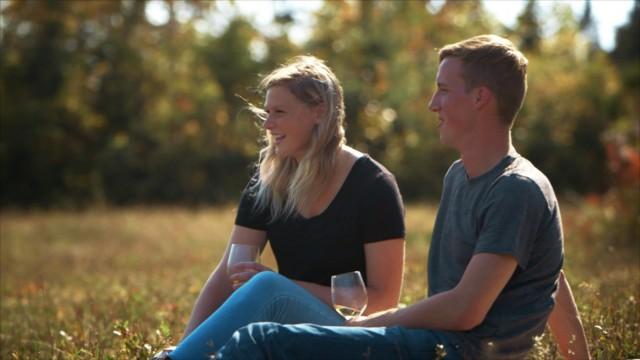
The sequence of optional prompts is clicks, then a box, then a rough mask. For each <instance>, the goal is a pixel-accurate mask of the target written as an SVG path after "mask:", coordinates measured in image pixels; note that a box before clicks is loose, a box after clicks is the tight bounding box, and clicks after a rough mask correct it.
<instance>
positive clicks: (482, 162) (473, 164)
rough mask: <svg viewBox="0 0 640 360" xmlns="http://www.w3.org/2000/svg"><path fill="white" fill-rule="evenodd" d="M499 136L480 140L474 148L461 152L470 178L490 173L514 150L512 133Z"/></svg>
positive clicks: (470, 147)
mask: <svg viewBox="0 0 640 360" xmlns="http://www.w3.org/2000/svg"><path fill="white" fill-rule="evenodd" d="M494 134H495V133H494ZM497 135H498V134H496V136H491V137H487V138H480V139H478V140H479V141H477V142H474V144H473V145H472V146H469V147H468V148H466V149H463V150H462V151H460V158H461V159H462V164H463V165H464V169H465V170H466V172H467V175H468V176H469V178H471V179H472V178H475V177H478V176H480V175H482V174H484V173H486V172H488V171H489V170H491V169H493V168H494V167H495V166H496V165H497V164H498V163H499V162H500V161H502V159H504V157H505V156H507V154H509V151H510V150H511V149H512V145H511V132H510V131H509V130H507V131H506V132H505V133H503V134H499V136H497Z"/></svg>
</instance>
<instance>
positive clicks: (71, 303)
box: [0, 194, 640, 359]
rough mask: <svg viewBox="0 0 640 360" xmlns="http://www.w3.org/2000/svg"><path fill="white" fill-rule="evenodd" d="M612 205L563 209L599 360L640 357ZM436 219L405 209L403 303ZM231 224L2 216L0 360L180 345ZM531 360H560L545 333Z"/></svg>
mask: <svg viewBox="0 0 640 360" xmlns="http://www.w3.org/2000/svg"><path fill="white" fill-rule="evenodd" d="M636 196H637V194H636ZM638 203H640V202H637V203H636V204H638ZM616 204H617V203H616V202H615V201H612V200H611V199H610V198H608V197H602V198H596V199H588V200H584V201H583V200H571V201H569V200H566V201H562V202H561V205H562V209H563V222H564V225H565V235H566V239H565V251H566V266H565V272H566V274H567V278H568V280H569V282H570V283H571V285H572V288H573V291H574V294H575V296H576V299H577V302H578V307H579V309H580V311H581V313H582V319H583V322H584V326H585V329H586V332H587V337H588V340H589V343H590V345H591V349H592V354H593V356H594V358H595V359H628V358H635V357H637V356H638V354H640V339H639V338H638V337H637V334H638V331H639V330H640V329H639V326H640V313H639V312H638V309H639V307H638V303H637V302H638V299H640V289H639V288H638V287H637V283H638V280H639V278H640V263H639V261H640V260H639V259H638V257H637V254H638V251H640V248H639V246H640V244H638V242H637V236H638V229H640V227H638V225H640V222H637V221H638V220H639V219H638V218H637V217H636V218H635V221H636V223H635V225H634V226H635V228H633V227H627V228H626V230H624V229H623V228H621V223H620V222H619V220H618V219H619V217H620V216H625V212H626V210H627V209H621V208H618V207H617V206H618V205H616ZM636 206H637V205H636ZM636 210H637V208H636ZM435 212H436V206H434V205H412V206H409V207H408V208H407V214H406V222H407V229H408V232H407V259H406V265H405V279H404V284H403V292H402V297H401V302H402V303H405V304H408V303H413V302H415V301H416V300H419V299H420V298H422V297H424V296H425V293H426V290H425V289H426V281H427V278H426V263H425V260H426V258H427V256H426V254H427V248H428V239H430V237H431V231H432V227H431V226H432V224H433V219H434V216H435ZM233 217H234V211H233V210H232V209H231V208H230V207H219V208H202V209H200V210H185V209H176V208H164V209H162V208H127V209H100V208H92V209H90V210H88V211H83V212H77V211H55V212H5V213H3V214H2V226H1V227H0V236H1V239H2V242H0V245H1V251H0V284H1V285H2V287H1V290H0V296H1V298H2V302H1V303H0V358H2V359H36V358H48V359H49V358H50V359H96V358H99V359H148V358H149V354H151V353H155V352H156V351H157V350H158V349H160V348H162V347H164V346H167V345H169V344H175V342H176V341H178V339H179V338H180V337H181V334H182V331H183V330H184V326H185V324H186V321H187V318H188V316H189V313H190V311H191V307H192V305H193V303H194V301H195V298H196V296H197V294H198V292H199V290H200V287H201V286H202V283H203V282H204V281H205V280H206V278H207V276H208V274H209V272H210V271H211V270H212V269H213V267H214V266H215V264H216V262H217V261H218V258H219V257H220V256H221V254H222V252H223V251H224V247H225V245H226V242H227V237H228V234H229V232H230V230H231V225H232V223H233ZM633 229H635V230H633ZM633 231H635V233H634V232H633ZM625 237H627V238H626V240H625ZM262 258H263V261H264V262H266V263H267V264H268V265H271V266H273V265H274V264H275V263H274V259H273V257H272V256H271V255H270V254H269V255H266V256H263V257H262ZM532 357H533V358H534V359H555V358H558V354H557V353H556V348H555V345H554V344H553V342H552V341H551V336H550V334H549V333H546V334H545V335H544V336H543V337H542V338H541V339H540V340H539V342H538V345H537V347H536V348H535V349H534V352H533V353H532Z"/></svg>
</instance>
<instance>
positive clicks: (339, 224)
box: [235, 155, 405, 286]
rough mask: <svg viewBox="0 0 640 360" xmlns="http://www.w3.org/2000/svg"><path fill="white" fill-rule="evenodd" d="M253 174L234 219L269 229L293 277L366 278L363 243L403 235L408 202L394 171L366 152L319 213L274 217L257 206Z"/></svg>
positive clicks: (283, 269)
mask: <svg viewBox="0 0 640 360" xmlns="http://www.w3.org/2000/svg"><path fill="white" fill-rule="evenodd" d="M256 181H257V178H256V177H254V178H252V180H251V181H250V182H249V184H248V185H247V187H246V188H245V190H244V192H243V193H242V197H241V199H240V205H239V206H238V213H237V215H236V221H235V224H236V225H239V226H244V227H248V228H252V229H257V230H264V231H266V232H267V239H268V240H269V242H270V243H271V248H272V249H273V253H274V255H275V258H276V262H277V264H278V271H279V272H280V273H281V274H282V275H284V276H286V277H288V278H290V279H293V280H301V281H308V282H313V283H316V284H321V285H326V286H330V285H331V275H335V274H340V273H344V272H349V271H354V270H360V272H361V273H362V275H363V277H364V278H365V281H366V266H365V254H364V245H365V244H367V243H372V242H376V241H383V240H389V239H395V238H404V231H405V228H404V207H403V203H402V198H401V196H400V192H399V190H398V186H397V184H396V181H395V179H394V177H393V175H392V174H391V173H390V172H389V171H388V170H387V169H386V168H384V167H383V166H382V165H381V164H379V163H378V162H376V161H375V160H373V159H371V158H370V157H369V156H367V155H364V156H362V157H360V158H359V159H357V160H356V162H355V163H354V165H353V167H352V168H351V170H350V172H349V174H348V175H347V178H346V179H345V181H344V183H343V185H342V187H341V188H340V190H339V191H338V193H337V194H336V196H335V198H334V199H333V201H332V202H331V203H330V204H329V206H328V207H327V209H326V210H325V211H324V212H322V213H321V214H320V215H317V216H314V217H311V218H308V219H307V218H304V217H302V216H300V215H297V216H291V217H289V218H288V219H286V220H284V221H283V220H281V219H278V220H276V221H274V222H272V223H270V222H269V220H270V216H269V213H270V211H269V209H266V210H264V211H262V212H256V211H255V210H254V202H255V188H254V187H253V186H252V185H254V184H255V183H256Z"/></svg>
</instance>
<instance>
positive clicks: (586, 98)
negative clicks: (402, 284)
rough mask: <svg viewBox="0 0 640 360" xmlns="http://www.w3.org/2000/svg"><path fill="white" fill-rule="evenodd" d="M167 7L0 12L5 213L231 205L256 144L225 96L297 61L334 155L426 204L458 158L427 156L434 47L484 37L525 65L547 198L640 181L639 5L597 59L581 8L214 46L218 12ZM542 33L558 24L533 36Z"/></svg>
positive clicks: (470, 9)
mask: <svg viewBox="0 0 640 360" xmlns="http://www.w3.org/2000/svg"><path fill="white" fill-rule="evenodd" d="M164 4H165V6H166V7H167V8H168V14H169V18H168V20H167V21H166V22H163V23H162V24H157V23H154V22H153V21H152V20H153V19H149V17H148V16H147V13H146V9H147V6H149V3H148V2H145V1H126V0H123V1H54V0H46V1H36V0H25V1H9V2H7V3H5V4H4V5H3V8H2V17H3V24H2V40H1V41H2V49H1V50H0V75H1V79H0V91H1V104H0V106H1V110H0V111H1V116H2V121H1V128H0V130H1V132H0V136H1V138H0V166H1V173H0V182H1V185H2V189H1V191H2V192H1V198H0V201H1V204H2V205H3V206H17V207H31V206H38V207H68V206H71V207H78V206H80V207H82V206H87V205H92V204H96V203H101V204H107V205H127V204H186V205H202V204H215V203H220V202H227V201H235V200H236V199H237V198H238V196H239V193H240V190H241V189H242V188H243V186H244V185H245V183H246V181H247V179H248V177H249V174H250V172H251V164H252V163H253V162H255V160H256V159H257V151H258V149H259V147H260V143H259V139H258V135H259V128H258V127H257V125H256V123H255V121H254V120H253V119H252V118H251V117H250V116H249V115H248V113H247V112H246V111H245V112H243V111H242V109H243V106H244V105H245V104H244V103H243V101H242V100H241V99H240V98H239V97H238V96H236V94H237V95H240V96H242V97H244V98H247V99H249V100H250V101H252V102H253V103H255V104H261V103H262V98H261V94H257V93H256V92H255V90H254V89H255V86H256V85H257V82H258V76H259V74H264V73H266V72H268V71H270V70H271V69H273V68H274V67H275V66H277V65H278V64H280V63H282V62H284V61H286V59H288V58H289V57H291V56H293V55H297V54H306V53H308V54H313V55H316V56H318V57H320V58H323V59H325V60H326V61H327V63H328V65H329V66H331V67H332V68H333V69H334V70H335V72H336V74H337V75H338V77H339V78H340V79H341V81H342V85H343V87H344V90H345V101H346V107H347V136H348V141H349V143H350V144H351V145H353V146H355V147H356V148H358V149H359V150H361V151H364V152H368V153H370V154H371V155H372V156H373V157H375V158H377V159H379V160H380V161H381V162H382V163H383V164H385V165H386V166H387V167H388V168H389V169H390V170H391V171H393V172H394V173H395V174H396V176H397V179H398V181H399V183H400V188H401V190H402V192H403V195H404V197H405V199H406V200H409V201H410V200H416V199H433V200H437V198H438V196H439V194H440V187H441V179H442V176H443V174H444V172H445V171H446V169H447V167H448V166H449V164H450V162H451V161H452V160H453V159H454V158H455V157H456V154H455V153H454V152H452V151H451V150H449V149H446V148H444V147H442V146H441V145H440V144H439V141H438V134H437V128H436V121H435V120H434V116H433V115H432V114H430V113H429V112H428V109H427V103H428V101H429V99H430V96H431V93H432V91H433V80H434V77H435V73H436V70H437V65H438V59H437V51H436V49H437V48H438V47H441V46H443V45H445V44H447V43H450V42H454V41H458V40H461V39H463V38H466V37H469V36H472V35H477V34H481V33H489V32H491V33H497V34H502V35H505V36H508V37H509V38H510V39H511V40H512V41H514V43H516V44H517V45H519V46H520V47H521V48H522V49H523V50H524V52H525V53H526V55H527V57H528V58H529V61H530V71H529V92H528V95H527V99H526V102H525V107H524V109H523V110H522V112H521V114H520V116H519V119H518V120H517V121H516V126H515V128H514V142H515V144H516V146H517V148H518V149H519V151H520V152H521V153H523V154H524V155H525V156H527V157H529V158H530V159H531V160H532V161H533V162H534V163H535V164H536V165H538V167H539V168H541V169H542V170H543V171H544V172H545V173H547V174H548V175H549V177H550V178H551V180H552V182H553V183H554V185H555V187H556V191H557V192H559V193H561V194H566V193H575V194H578V195H585V194H595V195H596V196H605V195H607V194H612V193H613V192H615V191H618V190H619V189H632V190H633V189H634V188H637V187H639V186H640V183H639V181H640V180H639V179H640V156H639V155H638V154H639V145H638V133H639V131H640V130H639V118H638V116H639V115H638V114H639V111H638V110H640V109H639V108H638V106H639V105H638V104H639V103H640V101H639V99H640V86H639V80H640V54H639V49H640V48H639V47H638V45H637V39H638V37H639V36H640V35H639V34H638V32H639V31H640V28H639V27H640V10H639V5H638V4H639V3H638V1H636V2H635V8H634V11H633V13H632V15H631V16H630V18H629V22H628V24H627V25H625V26H624V27H621V28H620V29H619V30H618V33H617V40H616V47H615V49H614V50H612V51H611V52H610V53H607V52H605V51H603V50H602V49H600V47H599V45H598V43H597V39H596V38H595V37H594V36H593V34H594V32H595V31H597V29H595V25H594V23H593V19H591V9H590V4H589V2H587V3H586V6H585V11H584V14H583V16H581V17H576V16H574V15H573V13H572V12H571V11H570V10H569V9H568V8H567V7H566V6H562V5H558V6H556V8H555V9H554V11H553V13H552V18H551V19H544V20H543V19H541V18H540V15H539V13H538V11H539V10H538V7H537V3H536V1H534V0H531V1H529V3H528V5H527V6H526V7H525V9H524V10H523V12H522V14H520V15H519V17H518V21H517V23H516V25H514V26H513V27H512V28H508V27H505V26H503V25H502V24H500V23H499V22H497V21H496V20H495V19H494V18H493V17H492V16H491V14H489V13H487V12H486V10H485V9H484V7H483V5H482V3H481V2H472V1H447V2H445V3H444V5H443V6H442V7H440V9H439V10H438V11H432V10H429V9H430V7H429V1H428V0H424V1H406V2H400V1H375V2H373V1H372V2H369V1H367V2H350V1H329V2H326V3H324V5H323V6H322V7H321V8H320V9H319V10H318V11H317V12H316V14H315V17H316V21H315V24H316V25H315V27H314V28H313V29H312V35H311V37H310V38H309V40H308V41H306V42H305V43H303V44H295V43H293V42H292V41H291V40H290V39H289V35H288V32H287V29H288V28H289V27H290V26H291V23H292V19H293V18H292V14H290V13H287V12H286V11H285V12H281V13H279V14H277V16H276V24H275V26H276V30H277V31H275V32H272V33H270V34H269V35H265V34H264V32H262V31H259V29H256V28H255V25H253V24H252V22H250V21H249V20H247V19H245V18H243V17H242V16H239V15H234V16H233V18H230V19H227V20H228V22H227V24H226V27H225V28H224V29H223V30H222V31H221V32H220V34H217V35H212V34H211V33H207V32H202V31H199V30H198V27H197V26H196V23H197V21H212V20H211V18H210V17H209V15H210V14H212V13H216V12H220V9H219V7H218V3H217V2H214V1H198V0H191V1H180V2H178V1H172V0H166V1H165V2H164ZM232 6H233V3H232ZM550 21H552V22H554V23H555V24H557V26H556V30H555V32H554V33H553V34H550V35H548V36H547V35H543V32H542V30H541V29H542V28H543V27H544V25H545V23H546V22H550ZM632 190H628V191H631V193H632V194H633V195H632V196H635V198H636V199H637V191H635V192H634V191H632ZM620 191H622V190H620ZM624 191H626V192H625V194H628V193H629V192H628V191H627V190H624ZM625 196H627V195H625ZM634 209H635V210H634V211H637V207H636V208H634ZM632 221H637V219H636V220H632Z"/></svg>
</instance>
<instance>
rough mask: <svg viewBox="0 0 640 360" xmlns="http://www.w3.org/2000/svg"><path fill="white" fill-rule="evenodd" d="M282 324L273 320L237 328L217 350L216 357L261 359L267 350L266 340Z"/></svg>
mask: <svg viewBox="0 0 640 360" xmlns="http://www.w3.org/2000/svg"><path fill="white" fill-rule="evenodd" d="M281 326H282V325H280V324H277V323H273V322H258V323H252V324H249V325H247V326H244V327H242V328H240V329H238V330H237V331H236V332H234V333H233V335H232V336H231V339H229V341H227V343H226V344H225V345H224V346H223V347H222V348H221V349H220V350H219V352H218V354H217V357H216V358H217V359H218V358H219V359H239V358H247V359H263V358H265V354H266V353H267V352H268V350H267V348H268V347H269V345H268V342H270V341H271V340H273V335H274V334H277V333H278V330H277V329H278V328H279V327H281Z"/></svg>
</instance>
